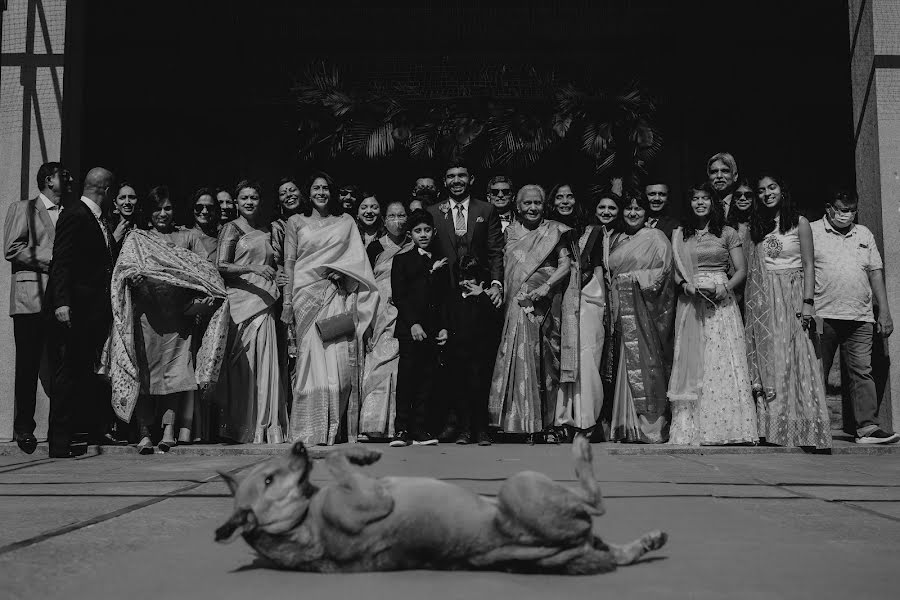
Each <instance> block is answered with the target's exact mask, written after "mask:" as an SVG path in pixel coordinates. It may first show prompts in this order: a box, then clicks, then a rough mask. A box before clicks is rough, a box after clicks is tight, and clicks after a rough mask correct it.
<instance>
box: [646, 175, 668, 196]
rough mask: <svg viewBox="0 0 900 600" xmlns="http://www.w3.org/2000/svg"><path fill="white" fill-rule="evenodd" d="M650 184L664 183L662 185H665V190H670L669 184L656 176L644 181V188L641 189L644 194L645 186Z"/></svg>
mask: <svg viewBox="0 0 900 600" xmlns="http://www.w3.org/2000/svg"><path fill="white" fill-rule="evenodd" d="M651 185H664V186H666V191H670V189H669V184H668V183H666V182H665V181H663V180H662V179H660V178H659V177H656V178H652V179H648V180H646V181H645V182H644V189H643V193H644V194H646V193H647V188H648V187H650V186H651Z"/></svg>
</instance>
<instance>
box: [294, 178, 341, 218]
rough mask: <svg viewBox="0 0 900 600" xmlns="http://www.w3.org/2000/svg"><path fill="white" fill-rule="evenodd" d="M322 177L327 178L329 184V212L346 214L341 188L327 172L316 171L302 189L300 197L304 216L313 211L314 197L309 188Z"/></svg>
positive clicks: (336, 214)
mask: <svg viewBox="0 0 900 600" xmlns="http://www.w3.org/2000/svg"><path fill="white" fill-rule="evenodd" d="M320 177H321V178H322V179H324V180H325V183H326V184H328V192H329V194H330V195H329V197H328V212H329V214H331V215H332V216H335V217H339V216H341V215H342V214H344V207H343V206H342V205H341V190H340V188H339V187H338V186H337V184H336V183H335V182H334V179H333V178H332V177H331V175H329V174H328V173H326V172H325V171H316V172H315V173H313V174H311V175H310V176H309V177H307V179H306V183H305V184H304V185H303V187H302V188H301V189H300V198H301V199H302V200H301V210H302V211H303V216H304V217H309V216H311V215H312V211H313V202H312V198H311V197H310V195H309V190H310V188H312V184H313V183H314V182H315V181H316V179H319V178H320Z"/></svg>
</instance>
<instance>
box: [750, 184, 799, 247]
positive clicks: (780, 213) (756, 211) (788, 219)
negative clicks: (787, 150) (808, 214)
mask: <svg viewBox="0 0 900 600" xmlns="http://www.w3.org/2000/svg"><path fill="white" fill-rule="evenodd" d="M766 178H769V179H771V180H772V181H774V182H775V183H776V184H778V187H779V188H781V202H779V203H778V206H776V207H775V208H774V209H771V208H768V207H767V206H766V205H765V204H764V203H763V202H762V201H760V200H759V198H757V202H755V203H754V204H753V210H752V211H751V212H750V239H751V240H753V243H754V244H758V243H760V242H761V241H763V240H764V239H765V237H766V236H767V235H769V233H770V232H771V231H772V229H774V228H775V217H776V216H777V217H778V231H779V233H781V234H782V235H784V234H785V233H787V232H788V231H790V230H791V229H793V228H794V227H796V226H797V225H798V224H799V223H800V211H799V210H797V205H796V204H794V199H793V198H792V197H791V192H790V190H788V187H787V184H786V183H785V182H784V179H782V178H781V177H779V176H778V175H773V174H772V173H771V172H770V171H763V172H762V173H760V174H759V177H757V178H756V182H757V183H756V185H757V188H758V187H759V182H760V181H762V180H763V179H766Z"/></svg>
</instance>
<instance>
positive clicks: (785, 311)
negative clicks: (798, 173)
mask: <svg viewBox="0 0 900 600" xmlns="http://www.w3.org/2000/svg"><path fill="white" fill-rule="evenodd" d="M750 236H751V240H752V241H753V248H752V250H751V253H750V275H749V276H748V279H747V285H746V287H745V312H746V325H745V332H746V336H747V358H748V362H749V363H750V378H751V381H752V383H753V395H754V397H755V398H756V414H757V421H758V423H759V437H760V438H765V440H766V442H768V443H771V444H778V445H781V446H811V447H815V448H830V447H831V422H830V420H829V416H828V407H827V406H826V404H825V380H824V378H823V376H822V362H821V359H820V358H819V356H818V353H817V350H816V348H817V344H818V340H816V339H815V336H816V327H815V322H814V321H813V317H814V316H815V308H814V307H813V300H814V291H815V283H816V281H815V278H816V271H815V264H814V260H815V258H814V257H815V252H814V248H813V237H812V230H811V229H810V226H809V221H807V220H806V219H805V218H804V217H802V216H800V214H799V212H798V211H797V207H796V205H795V204H794V202H793V199H792V198H791V195H790V193H789V192H788V190H787V189H786V187H785V185H784V182H783V180H781V179H780V178H778V177H776V176H774V175H768V174H763V175H762V176H761V177H760V178H759V181H758V183H757V202H756V205H755V206H754V209H753V213H752V214H751V217H750Z"/></svg>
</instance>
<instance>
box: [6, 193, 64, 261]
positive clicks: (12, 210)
mask: <svg viewBox="0 0 900 600" xmlns="http://www.w3.org/2000/svg"><path fill="white" fill-rule="evenodd" d="M29 237H30V236H29V235H28V203H27V202H14V203H12V204H11V205H10V207H9V210H8V211H7V212H6V223H5V224H4V227H3V239H4V246H5V254H6V260H8V261H9V262H11V263H12V264H13V269H14V270H16V271H20V270H26V271H38V272H40V273H47V272H48V271H49V270H50V261H51V260H52V258H53V248H52V246H51V245H49V244H47V245H44V246H31V245H30V242H31V240H30V239H29ZM16 267H18V268H16Z"/></svg>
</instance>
